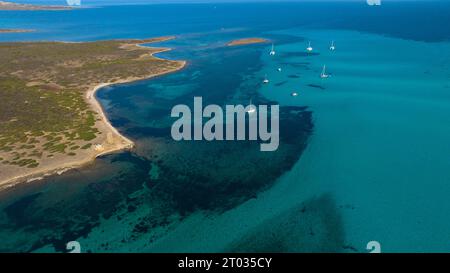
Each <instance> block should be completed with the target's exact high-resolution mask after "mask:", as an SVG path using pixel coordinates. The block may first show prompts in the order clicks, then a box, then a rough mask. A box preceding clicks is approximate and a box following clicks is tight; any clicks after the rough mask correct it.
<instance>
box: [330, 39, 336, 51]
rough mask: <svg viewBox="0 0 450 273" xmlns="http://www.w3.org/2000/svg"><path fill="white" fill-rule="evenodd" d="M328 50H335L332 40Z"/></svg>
mask: <svg viewBox="0 0 450 273" xmlns="http://www.w3.org/2000/svg"><path fill="white" fill-rule="evenodd" d="M330 50H331V51H335V50H336V46H335V45H334V41H331V45H330Z"/></svg>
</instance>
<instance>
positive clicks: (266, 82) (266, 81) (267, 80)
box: [263, 75, 269, 84]
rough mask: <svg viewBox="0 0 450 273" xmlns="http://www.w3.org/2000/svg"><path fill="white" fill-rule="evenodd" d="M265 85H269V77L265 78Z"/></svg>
mask: <svg viewBox="0 0 450 273" xmlns="http://www.w3.org/2000/svg"><path fill="white" fill-rule="evenodd" d="M263 83H265V84H268V83H269V79H268V78H267V75H266V76H265V77H264V80H263Z"/></svg>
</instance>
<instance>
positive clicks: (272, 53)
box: [269, 44, 277, 56]
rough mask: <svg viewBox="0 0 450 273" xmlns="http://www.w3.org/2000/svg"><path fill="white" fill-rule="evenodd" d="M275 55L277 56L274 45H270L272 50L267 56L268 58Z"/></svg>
mask: <svg viewBox="0 0 450 273" xmlns="http://www.w3.org/2000/svg"><path fill="white" fill-rule="evenodd" d="M275 54H277V53H276V52H275V45H274V44H272V50H271V51H270V53H269V55H270V56H275Z"/></svg>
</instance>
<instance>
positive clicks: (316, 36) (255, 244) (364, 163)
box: [0, 0, 450, 253]
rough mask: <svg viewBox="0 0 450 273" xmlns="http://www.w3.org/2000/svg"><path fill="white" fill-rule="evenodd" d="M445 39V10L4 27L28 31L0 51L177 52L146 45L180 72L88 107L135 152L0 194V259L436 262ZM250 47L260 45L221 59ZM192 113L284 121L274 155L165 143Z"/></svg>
mask: <svg viewBox="0 0 450 273" xmlns="http://www.w3.org/2000/svg"><path fill="white" fill-rule="evenodd" d="M448 25H450V1H411V2H402V1H399V2H396V1H383V2H382V5H381V6H369V5H367V4H366V2H365V1H362V0H361V1H353V2H326V1H325V2H322V1H321V2H298V3H296V2H286V3H282V2H273V3H269V2H266V3H262V2H261V3H257V2H255V3H201V4H174V3H172V4H142V3H141V4H139V5H125V4H122V5H101V4H97V5H92V6H82V7H81V8H80V9H76V10H67V11H0V28H20V29H33V30H35V32H29V33H11V34H0V41H1V42H6V41H44V40H51V41H77V42H78V41H98V40H107V39H121V38H150V37H159V36H167V35H174V36H176V39H174V40H171V41H167V42H163V43H159V44H152V45H149V46H162V47H170V48H172V50H171V51H168V52H164V53H160V54H158V57H162V58H167V59H174V60H186V61H187V66H186V67H185V68H184V69H183V70H180V71H178V72H175V73H171V74H168V75H164V76H160V77H157V78H153V79H148V80H143V81H138V82H134V83H128V84H120V85H115V86H108V87H105V88H102V89H101V90H99V92H98V93H97V99H98V100H99V101H100V102H101V105H102V106H103V108H104V110H105V112H106V115H107V116H108V118H109V120H110V121H111V123H112V124H113V125H114V126H115V127H116V128H118V130H119V131H120V132H121V133H122V134H124V135H125V136H127V137H128V138H130V139H132V140H133V141H134V142H135V143H136V147H135V148H133V149H132V150H131V151H124V152H117V153H114V154H111V155H106V156H102V157H100V158H98V159H97V160H95V162H93V163H92V164H90V165H87V166H85V167H83V168H80V169H74V170H69V171H67V172H64V173H61V174H59V175H53V176H48V177H45V178H44V179H42V180H39V181H32V182H29V183H22V184H19V185H17V186H15V187H13V188H9V189H7V190H3V191H1V192H0V251H1V252H68V251H70V249H67V243H68V242H71V241H76V242H78V243H79V244H80V247H81V252H95V253H97V252H158V253H159V252H162V253H170V252H200V253H202V252H219V253H220V252H252V253H253V252H346V253H367V252H370V251H373V249H372V247H371V245H373V244H374V243H373V242H375V245H377V246H378V247H377V250H379V251H381V252H449V251H450V198H449V196H450V141H449V140H450V28H448V27H446V26H448ZM246 37H262V38H266V39H269V40H270V42H268V43H262V44H254V45H246V46H237V47H228V46H226V44H227V43H228V42H230V41H232V40H235V39H240V38H246ZM332 41H334V45H335V47H336V48H335V50H334V51H332V50H330V49H329V47H330V44H331V43H332ZM272 43H273V44H274V49H275V51H276V54H275V56H270V55H269V52H270V50H271V47H272ZM309 43H311V46H312V47H313V51H312V52H311V53H307V52H306V50H305V49H306V47H307V46H308V44H309ZM324 66H326V73H327V74H328V75H329V76H330V77H328V78H326V79H324V78H321V77H320V76H319V75H320V73H321V72H322V69H323V67H324ZM279 68H281V71H280V70H279ZM265 77H267V79H269V80H270V82H269V84H263V79H264V78H265ZM0 92H1V90H0ZM294 92H295V93H297V94H298V96H292V93H294ZM195 96H201V97H202V98H203V102H204V104H217V105H226V104H244V105H246V104H248V103H249V102H250V101H251V102H252V103H254V104H256V105H260V104H270V105H274V104H277V105H280V146H279V149H278V150H277V151H276V152H261V151H260V150H259V144H258V143H255V142H250V141H240V142H239V141H215V142H207V141H181V142H176V141H174V140H173V139H172V138H171V134H170V127H171V125H172V123H173V122H174V119H173V118H171V116H170V113H171V109H172V107H173V106H175V105H178V104H187V105H191V104H192V103H193V98H194V97H195ZM0 111H1V109H0ZM370 242H371V243H370Z"/></svg>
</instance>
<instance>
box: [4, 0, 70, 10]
mask: <svg viewBox="0 0 450 273" xmlns="http://www.w3.org/2000/svg"><path fill="white" fill-rule="evenodd" d="M67 9H72V8H71V7H68V6H53V5H52V6H49V5H46V6H44V5H30V4H18V3H12V2H5V1H0V10H67Z"/></svg>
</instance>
